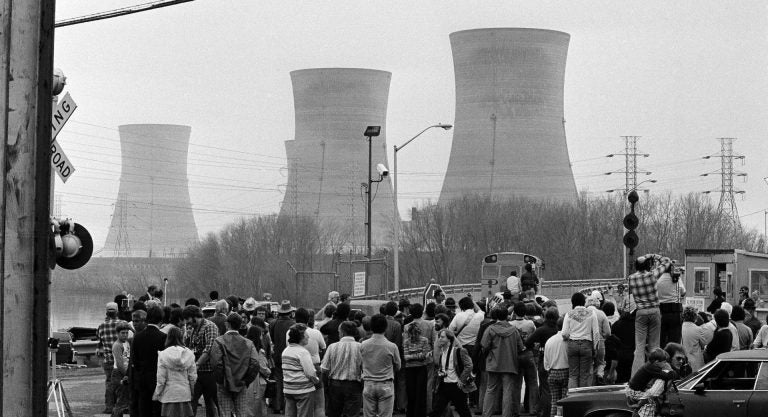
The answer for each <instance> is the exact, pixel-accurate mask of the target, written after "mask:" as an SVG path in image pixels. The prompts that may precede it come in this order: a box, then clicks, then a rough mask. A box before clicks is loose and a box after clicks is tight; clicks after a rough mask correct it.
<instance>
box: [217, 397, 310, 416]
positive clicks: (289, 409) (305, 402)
mask: <svg viewBox="0 0 768 417" xmlns="http://www.w3.org/2000/svg"><path fill="white" fill-rule="evenodd" d="M314 394H315V393H314V392H308V393H306V394H284V398H285V417H314V415H315V396H314ZM226 417H229V416H226Z"/></svg>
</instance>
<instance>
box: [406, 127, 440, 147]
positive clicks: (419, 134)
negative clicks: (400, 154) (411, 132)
mask: <svg viewBox="0 0 768 417" xmlns="http://www.w3.org/2000/svg"><path fill="white" fill-rule="evenodd" d="M433 127H441V126H440V125H432V126H429V127H427V128H426V129H424V130H422V131H421V132H419V133H417V134H416V136H414V137H412V138H410V139H408V141H407V142H405V143H404V144H402V145H400V146H397V145H395V153H397V151H399V150H400V149H403V148H405V145H407V144H409V143H411V142H413V140H414V139H416V138H418V137H419V136H421V134H422V133H424V132H426V131H427V130H429V129H432V128H433Z"/></svg>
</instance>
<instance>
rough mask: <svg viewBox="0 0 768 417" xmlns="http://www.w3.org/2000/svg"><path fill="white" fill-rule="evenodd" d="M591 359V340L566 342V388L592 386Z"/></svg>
mask: <svg viewBox="0 0 768 417" xmlns="http://www.w3.org/2000/svg"><path fill="white" fill-rule="evenodd" d="M593 357H594V353H593V349H592V341H591V340H569V341H568V388H578V387H588V386H590V385H592V362H593V359H592V358H593Z"/></svg>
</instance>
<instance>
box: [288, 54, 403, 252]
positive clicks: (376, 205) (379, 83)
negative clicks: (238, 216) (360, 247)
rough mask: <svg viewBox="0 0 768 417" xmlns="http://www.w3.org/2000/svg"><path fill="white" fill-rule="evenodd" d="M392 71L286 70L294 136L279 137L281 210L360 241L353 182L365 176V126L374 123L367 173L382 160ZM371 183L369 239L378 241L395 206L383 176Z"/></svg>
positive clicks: (359, 200)
mask: <svg viewBox="0 0 768 417" xmlns="http://www.w3.org/2000/svg"><path fill="white" fill-rule="evenodd" d="M391 77H392V74H391V73H389V72H386V71H377V70H369V69H357V68H318V69H305V70H299V71H293V72H291V81H292V83H293V100H294V108H295V113H296V129H295V135H296V136H295V138H294V140H288V141H286V142H285V150H286V154H287V157H288V182H287V185H286V190H285V196H284V199H283V203H282V205H281V208H280V214H281V215H294V216H297V215H298V216H309V217H311V218H313V219H315V220H316V221H317V222H318V223H319V224H324V225H333V226H334V228H335V229H336V230H338V231H340V232H342V233H344V235H345V236H348V237H349V238H351V239H354V240H355V241H356V242H357V243H362V242H364V241H365V226H364V223H365V217H366V201H365V194H364V190H363V189H362V188H361V186H360V185H361V183H367V178H368V166H367V164H368V141H367V139H366V138H365V136H363V133H364V132H365V128H366V127H367V126H373V125H377V126H381V135H380V136H378V137H374V138H373V142H372V143H373V148H372V159H371V160H372V166H373V171H372V172H373V175H372V177H373V178H374V179H377V178H378V174H377V172H376V165H377V164H379V163H382V164H384V165H387V166H388V164H387V154H386V141H385V138H386V134H385V133H386V118H387V100H388V96H389V83H390V79H391ZM372 189H373V195H374V196H375V198H374V201H373V204H372V211H373V215H372V216H373V223H372V240H373V242H374V243H376V242H384V241H386V239H388V236H389V231H390V230H391V225H392V218H393V210H394V209H393V206H392V205H393V203H392V189H391V186H390V182H389V179H385V180H384V181H383V182H381V183H378V184H373V187H372ZM353 236H355V237H353ZM361 239H362V240H361Z"/></svg>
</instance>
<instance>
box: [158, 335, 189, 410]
mask: <svg viewBox="0 0 768 417" xmlns="http://www.w3.org/2000/svg"><path fill="white" fill-rule="evenodd" d="M196 380H197V366H196V365H195V354H194V353H192V351H191V350H189V349H187V348H185V347H183V346H169V347H167V348H165V350H163V351H161V352H160V354H159V355H158V357H157V385H156V386H155V393H154V394H153V395H152V399H153V400H155V401H160V402H161V403H181V402H186V401H191V400H192V387H194V386H195V381H196Z"/></svg>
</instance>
